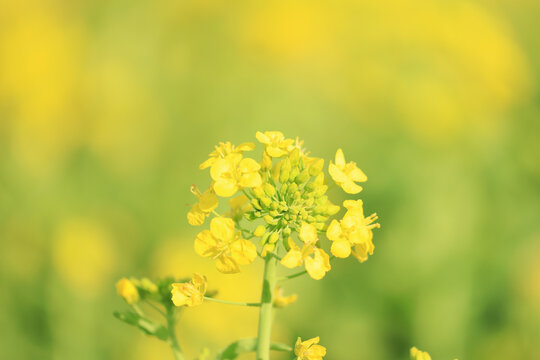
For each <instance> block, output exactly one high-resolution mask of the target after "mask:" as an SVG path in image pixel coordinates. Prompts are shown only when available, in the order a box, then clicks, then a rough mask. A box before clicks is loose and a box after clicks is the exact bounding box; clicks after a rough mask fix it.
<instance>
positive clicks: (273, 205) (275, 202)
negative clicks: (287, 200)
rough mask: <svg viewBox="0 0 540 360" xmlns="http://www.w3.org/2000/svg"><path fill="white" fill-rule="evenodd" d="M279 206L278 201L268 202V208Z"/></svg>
mask: <svg viewBox="0 0 540 360" xmlns="http://www.w3.org/2000/svg"><path fill="white" fill-rule="evenodd" d="M278 208H279V203H278V202H277V201H272V203H271V204H270V209H272V210H277V209H278Z"/></svg>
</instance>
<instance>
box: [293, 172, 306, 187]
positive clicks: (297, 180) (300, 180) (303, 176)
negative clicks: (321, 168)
mask: <svg viewBox="0 0 540 360" xmlns="http://www.w3.org/2000/svg"><path fill="white" fill-rule="evenodd" d="M309 177H310V176H309V171H308V170H307V169H304V170H303V171H302V172H301V173H300V174H298V176H297V177H296V178H295V179H294V182H295V183H297V184H298V185H300V184H303V183H305V182H306V181H308V180H309Z"/></svg>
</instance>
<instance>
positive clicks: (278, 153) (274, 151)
mask: <svg viewBox="0 0 540 360" xmlns="http://www.w3.org/2000/svg"><path fill="white" fill-rule="evenodd" d="M266 152H267V153H268V155H270V156H271V157H276V158H277V157H282V156H283V155H287V152H286V151H285V150H282V149H280V148H278V147H275V146H267V147H266Z"/></svg>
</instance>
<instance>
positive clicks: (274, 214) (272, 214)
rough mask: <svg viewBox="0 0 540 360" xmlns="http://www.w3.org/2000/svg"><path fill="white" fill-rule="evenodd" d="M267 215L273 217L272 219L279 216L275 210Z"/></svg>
mask: <svg viewBox="0 0 540 360" xmlns="http://www.w3.org/2000/svg"><path fill="white" fill-rule="evenodd" d="M268 213H269V214H270V216H271V217H273V218H275V217H276V216H278V215H279V211H277V210H270V211H269V212H268Z"/></svg>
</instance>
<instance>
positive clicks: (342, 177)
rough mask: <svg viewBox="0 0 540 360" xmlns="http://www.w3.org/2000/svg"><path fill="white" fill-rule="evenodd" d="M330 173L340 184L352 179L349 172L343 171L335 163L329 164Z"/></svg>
mask: <svg viewBox="0 0 540 360" xmlns="http://www.w3.org/2000/svg"><path fill="white" fill-rule="evenodd" d="M328 173H329V174H330V177H331V178H332V180H334V181H335V182H336V183H337V184H338V185H339V184H341V183H344V182H345V181H350V180H349V178H348V177H347V174H345V173H344V172H343V171H341V169H340V168H339V167H337V165H335V164H332V163H330V165H328Z"/></svg>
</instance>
